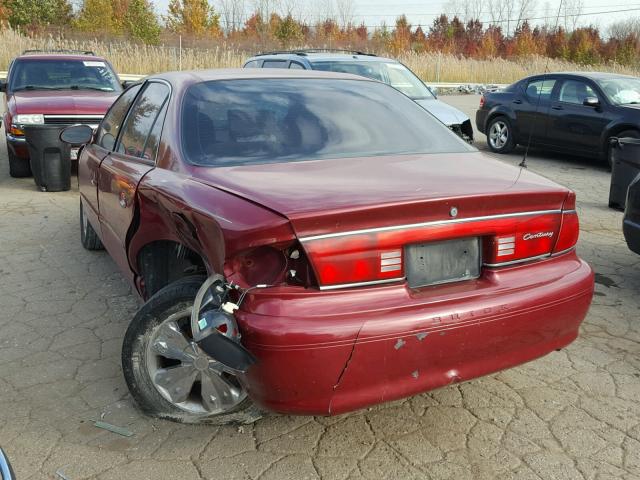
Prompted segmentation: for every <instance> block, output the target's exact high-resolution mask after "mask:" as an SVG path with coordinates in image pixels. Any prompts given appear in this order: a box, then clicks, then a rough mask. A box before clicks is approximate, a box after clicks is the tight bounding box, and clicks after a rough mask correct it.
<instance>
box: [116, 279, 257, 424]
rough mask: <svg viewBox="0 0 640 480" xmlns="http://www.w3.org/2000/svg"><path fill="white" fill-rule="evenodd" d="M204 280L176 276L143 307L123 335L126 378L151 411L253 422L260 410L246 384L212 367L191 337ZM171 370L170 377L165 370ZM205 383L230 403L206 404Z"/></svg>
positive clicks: (179, 418)
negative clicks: (194, 309) (195, 303)
mask: <svg viewBox="0 0 640 480" xmlns="http://www.w3.org/2000/svg"><path fill="white" fill-rule="evenodd" d="M204 280H205V278H204V277H202V276H192V277H186V278H183V279H181V280H178V281H176V282H174V283H172V284H170V285H168V286H166V287H164V288H163V289H161V290H160V291H158V292H157V293H156V294H155V295H153V296H152V297H151V298H150V299H149V301H147V302H146V303H145V304H144V305H143V306H142V308H140V310H139V311H138V313H136V315H135V317H134V318H133V320H132V321H131V324H130V325H129V328H128V329H127V332H126V334H125V336H124V342H123V345H122V370H123V372H124V378H125V380H126V382H127V385H128V387H129V391H130V392H131V395H132V396H133V398H134V400H135V401H136V403H137V404H138V406H139V407H140V409H141V410H142V411H143V412H144V413H145V414H147V415H150V416H153V417H158V418H163V419H166V420H172V421H175V422H181V423H203V424H213V425H226V424H234V423H235V424H247V423H253V422H254V421H256V420H258V419H259V418H260V417H261V416H262V414H261V412H260V410H258V408H257V407H255V406H254V405H253V403H252V402H251V400H250V399H249V397H248V396H247V395H246V392H245V391H244V388H243V387H242V385H241V384H240V383H239V382H238V380H237V379H236V378H235V377H233V376H232V375H229V374H228V373H220V372H219V370H215V369H214V368H212V365H213V364H215V362H213V363H211V362H208V360H209V357H208V356H206V354H205V353H204V352H202V351H201V350H200V349H199V347H197V345H196V344H195V343H194V342H193V341H192V340H191V336H190V335H191V328H190V321H189V316H190V314H191V308H192V306H193V300H194V298H195V296H196V294H197V292H198V290H199V289H200V286H201V285H202V283H203V282H204ZM203 355H204V357H203ZM178 358H180V359H178ZM205 358H206V360H207V361H206V363H205V365H207V367H204V368H203V362H204V360H201V359H205ZM171 369H173V372H172V374H171V375H170V374H168V373H167V372H168V371H170V370H171ZM176 375H178V376H177V377H176ZM214 375H217V377H214ZM208 378H214V379H216V378H217V379H218V380H217V381H211V380H207V379H208ZM220 379H222V382H220ZM204 384H207V385H214V389H213V390H211V392H213V393H216V396H212V397H211V398H222V396H224V397H225V398H228V399H229V398H230V399H231V401H230V403H229V404H228V405H226V406H223V407H221V406H220V405H212V404H211V403H207V402H206V400H205V398H204V395H203V394H202V386H203V385H204ZM220 385H224V388H227V387H228V386H231V387H232V389H228V390H226V392H228V394H227V393H224V391H223V390H215V386H220ZM171 393H173V397H172V396H171Z"/></svg>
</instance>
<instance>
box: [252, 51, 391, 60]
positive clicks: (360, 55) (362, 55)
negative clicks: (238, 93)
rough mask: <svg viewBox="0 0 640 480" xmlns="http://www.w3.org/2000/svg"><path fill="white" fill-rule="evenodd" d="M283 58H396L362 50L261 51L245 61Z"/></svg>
mask: <svg viewBox="0 0 640 480" xmlns="http://www.w3.org/2000/svg"><path fill="white" fill-rule="evenodd" d="M276 58H277V59H284V60H307V61H308V62H310V63H313V62H327V61H332V62H349V61H351V62H353V61H354V60H357V61H359V62H394V63H397V60H394V59H392V58H387V57H378V56H377V55H373V54H370V53H362V52H305V51H300V52H295V51H293V52H272V53H263V54H260V55H256V56H254V57H251V58H250V59H249V60H247V61H251V60H269V59H276Z"/></svg>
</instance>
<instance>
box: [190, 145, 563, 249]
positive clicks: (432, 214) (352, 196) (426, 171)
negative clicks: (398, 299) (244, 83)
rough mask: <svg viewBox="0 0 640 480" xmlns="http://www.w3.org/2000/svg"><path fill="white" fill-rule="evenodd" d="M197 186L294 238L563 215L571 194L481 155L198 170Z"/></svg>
mask: <svg viewBox="0 0 640 480" xmlns="http://www.w3.org/2000/svg"><path fill="white" fill-rule="evenodd" d="M193 174H194V177H196V178H199V179H200V180H201V181H203V182H205V183H207V184H210V185H212V186H215V187H217V188H220V189H223V190H226V191H228V192H231V193H233V194H235V195H238V196H241V197H243V198H246V199H248V200H250V201H252V202H255V203H257V204H259V205H262V206H264V207H267V208H269V209H271V210H273V211H275V212H278V213H280V214H281V215H283V216H285V217H287V218H288V219H289V220H290V221H291V223H292V225H293V228H294V230H295V231H296V234H297V235H298V236H299V237H309V236H314V235H322V234H327V233H337V232H345V231H352V230H359V229H364V228H375V227H388V226H395V225H405V224H413V223H419V222H428V221H436V220H444V219H449V218H451V213H452V212H451V208H452V207H456V209H457V218H471V217H479V216H486V215H494V214H503V213H516V212H526V211H538V210H557V209H560V208H562V204H563V201H564V200H565V198H566V196H567V193H568V190H567V189H566V188H564V187H561V186H559V185H557V184H556V183H554V182H552V181H550V180H547V179H545V178H543V177H540V176H538V175H535V174H533V173H530V172H528V171H527V170H523V169H518V168H514V167H510V166H508V165H505V164H504V163H502V162H500V161H497V160H494V159H493V158H491V157H489V156H486V155H484V154H482V153H479V152H478V153H462V154H437V155H436V154H430V155H398V156H381V157H367V158H340V159H331V160H314V161H305V162H293V163H275V164H261V165H246V166H235V167H219V168H203V167H198V168H196V169H195V171H194V172H193Z"/></svg>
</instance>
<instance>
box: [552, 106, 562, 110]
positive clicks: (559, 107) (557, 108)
mask: <svg viewBox="0 0 640 480" xmlns="http://www.w3.org/2000/svg"><path fill="white" fill-rule="evenodd" d="M551 108H552V109H554V110H564V107H563V106H562V105H554V106H553V107H551Z"/></svg>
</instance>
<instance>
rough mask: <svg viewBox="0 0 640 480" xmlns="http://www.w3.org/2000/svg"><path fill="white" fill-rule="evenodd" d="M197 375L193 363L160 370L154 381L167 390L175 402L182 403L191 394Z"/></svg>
mask: <svg viewBox="0 0 640 480" xmlns="http://www.w3.org/2000/svg"><path fill="white" fill-rule="evenodd" d="M197 375H198V371H197V370H196V369H195V368H194V367H193V366H192V365H179V366H177V367H170V368H163V369H160V370H158V371H157V372H156V375H155V377H154V379H153V381H154V383H155V384H156V385H158V386H159V387H162V388H163V389H164V390H165V391H166V392H167V394H168V395H169V397H170V398H171V401H172V402H173V403H182V402H184V401H185V400H186V399H187V397H188V396H189V393H190V392H191V389H192V388H193V382H194V381H195V379H196V376H197Z"/></svg>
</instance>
